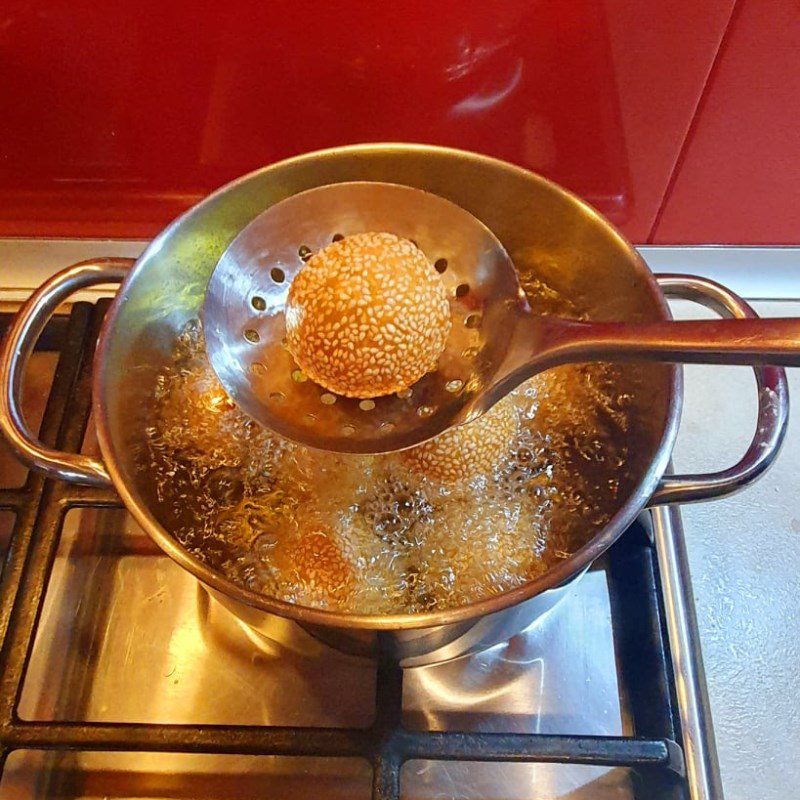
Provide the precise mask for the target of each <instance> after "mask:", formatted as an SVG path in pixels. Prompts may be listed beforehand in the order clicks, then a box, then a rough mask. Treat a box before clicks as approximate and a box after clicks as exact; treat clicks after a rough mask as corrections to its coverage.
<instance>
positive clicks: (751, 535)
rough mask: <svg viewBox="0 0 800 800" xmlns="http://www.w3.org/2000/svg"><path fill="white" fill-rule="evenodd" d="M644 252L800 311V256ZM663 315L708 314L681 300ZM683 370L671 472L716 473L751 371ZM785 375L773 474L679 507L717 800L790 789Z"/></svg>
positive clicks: (793, 519) (798, 515)
mask: <svg viewBox="0 0 800 800" xmlns="http://www.w3.org/2000/svg"><path fill="white" fill-rule="evenodd" d="M687 250H688V254H689V257H688V258H687V257H686V255H685V254H686V252H687ZM642 252H643V254H644V256H645V258H646V259H647V261H648V263H649V264H650V266H651V267H652V268H653V269H654V270H656V271H659V272H662V271H676V272H677V271H686V272H692V271H696V272H701V273H703V274H704V275H706V276H707V277H712V278H714V279H716V280H720V281H724V282H726V283H727V284H728V285H729V286H730V287H731V288H732V289H734V290H736V291H738V292H740V293H741V294H743V295H744V296H746V297H748V298H749V299H752V298H759V297H760V298H771V297H775V298H781V300H780V301H772V300H758V301H752V300H751V301H752V304H753V306H754V308H755V309H756V311H758V313H759V314H761V315H763V316H776V317H777V316H800V250H797V249H794V248H776V249H773V250H767V249H761V248H698V249H695V248H663V249H662V248H642ZM773 267H774V268H773ZM793 298H794V299H793ZM673 311H674V313H675V316H676V317H678V318H688V317H690V316H694V317H703V316H712V315H711V314H709V313H708V312H705V311H704V310H703V309H701V308H700V307H699V306H696V305H693V304H690V303H684V302H681V303H676V304H675V305H674V306H673ZM684 375H685V400H684V411H683V419H682V423H681V429H680V434H679V436H678V441H677V444H676V447H675V450H674V457H673V460H674V464H675V469H676V470H677V471H681V472H702V471H714V470H718V469H724V468H726V467H728V466H730V465H731V464H733V463H734V462H735V461H737V460H738V459H739V458H740V457H741V455H742V454H743V453H744V451H745V448H746V447H747V445H748V443H749V441H750V438H751V436H752V434H753V430H754V427H755V414H756V392H755V382H754V379H753V374H752V371H751V370H750V369H749V368H746V367H726V366H718V367H704V366H695V365H690V366H687V367H685V369H684ZM788 375H789V396H790V401H791V411H790V418H789V428H788V433H787V436H786V441H785V443H784V446H783V449H782V451H781V453H780V454H779V456H778V458H777V460H776V462H775V464H774V465H773V467H772V468H771V469H770V470H769V471H768V472H767V474H766V475H765V476H764V477H763V478H762V479H761V480H760V481H758V482H757V483H756V484H754V485H752V486H750V487H748V488H746V489H744V490H743V491H741V492H740V493H738V494H736V495H734V496H732V497H728V498H724V499H721V500H717V501H713V502H709V503H697V504H694V505H688V506H683V507H682V508H681V516H682V519H683V526H684V530H685V535H686V544H687V549H688V553H689V562H690V569H691V575H692V585H693V588H694V595H695V604H696V608H697V618H698V624H699V628H700V638H701V643H702V648H703V659H704V662H705V670H706V680H707V684H708V692H709V696H710V700H711V708H712V713H713V718H714V729H715V733H716V740H717V750H718V753H719V760H720V768H721V773H722V781H723V785H724V791H725V798H726V800H753V798H759V800H786V798H788V797H789V796H790V787H797V786H798V785H800V736H798V730H797V725H798V719H799V718H800V694H799V693H798V683H800V614H798V611H797V604H798V598H800V504H799V503H798V502H797V496H798V495H797V493H798V481H799V479H800V370H788ZM794 791H796V789H795V790H794Z"/></svg>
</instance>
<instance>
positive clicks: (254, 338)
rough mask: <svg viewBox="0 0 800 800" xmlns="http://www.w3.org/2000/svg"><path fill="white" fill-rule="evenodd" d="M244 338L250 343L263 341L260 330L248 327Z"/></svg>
mask: <svg viewBox="0 0 800 800" xmlns="http://www.w3.org/2000/svg"><path fill="white" fill-rule="evenodd" d="M244 338H245V339H247V341H248V342H250V344H258V343H259V342H260V341H261V337H260V336H259V335H258V331H254V330H253V329H252V328H248V329H247V330H246V331H245V332H244Z"/></svg>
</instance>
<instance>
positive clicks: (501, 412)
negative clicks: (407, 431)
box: [402, 397, 519, 485]
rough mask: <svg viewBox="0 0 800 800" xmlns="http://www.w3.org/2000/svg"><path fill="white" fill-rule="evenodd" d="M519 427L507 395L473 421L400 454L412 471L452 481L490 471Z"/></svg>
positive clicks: (506, 451) (514, 409)
mask: <svg viewBox="0 0 800 800" xmlns="http://www.w3.org/2000/svg"><path fill="white" fill-rule="evenodd" d="M518 427H519V417H518V415H517V410H516V408H515V406H514V403H513V402H512V400H511V399H510V398H508V397H507V398H505V399H503V400H501V401H500V402H499V403H498V404H497V405H496V406H494V408H492V409H491V410H489V411H487V412H486V413H485V414H484V415H483V416H482V417H479V418H478V419H476V420H475V421H473V422H468V423H466V424H465V425H459V426H458V427H456V428H451V429H450V430H447V431H445V432H444V433H442V434H440V435H439V436H437V437H436V438H435V439H431V440H430V441H427V442H423V444H420V445H417V446H416V447H412V448H411V449H410V450H406V451H404V452H403V454H402V458H403V460H404V461H405V463H406V464H407V465H408V466H409V467H410V468H411V469H412V470H414V472H417V473H419V474H421V475H425V476H426V477H427V478H430V479H431V480H434V481H437V482H438V483H444V484H448V485H453V484H456V483H459V482H461V481H465V480H469V479H470V478H474V477H475V476H476V475H480V474H482V473H487V472H491V470H492V469H493V468H494V467H495V466H497V464H498V462H499V461H500V460H501V459H502V458H503V457H504V456H505V455H506V454H507V453H508V452H509V450H510V449H511V446H512V444H513V442H514V439H515V438H516V435H517V431H518Z"/></svg>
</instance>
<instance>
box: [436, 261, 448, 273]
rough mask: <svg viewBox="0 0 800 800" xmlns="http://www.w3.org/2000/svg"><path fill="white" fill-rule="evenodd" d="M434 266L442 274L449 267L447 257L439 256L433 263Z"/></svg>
mask: <svg viewBox="0 0 800 800" xmlns="http://www.w3.org/2000/svg"><path fill="white" fill-rule="evenodd" d="M433 268H434V269H435V270H436V271H437V272H438V273H439V274H440V275H441V274H442V273H443V272H444V271H445V270H446V269H447V259H446V258H437V259H436V261H435V262H434V263H433Z"/></svg>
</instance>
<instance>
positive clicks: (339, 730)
mask: <svg viewBox="0 0 800 800" xmlns="http://www.w3.org/2000/svg"><path fill="white" fill-rule="evenodd" d="M101 316H102V308H98V307H93V306H90V305H88V304H78V305H76V306H75V307H74V309H73V312H72V316H71V318H70V319H69V320H65V319H60V320H57V321H56V322H55V323H54V324H53V325H51V326H50V329H49V331H48V333H47V334H46V335H45V336H44V337H43V341H42V343H41V345H42V346H41V348H40V351H39V352H38V353H37V354H36V355H35V360H34V361H33V362H32V368H31V370H30V374H29V377H28V387H27V389H28V391H27V395H28V400H29V403H30V407H29V412H30V415H31V417H32V418H33V419H36V418H37V417H39V418H41V416H42V405H43V403H42V402H41V400H42V399H43V398H44V397H45V396H46V392H45V391H44V390H45V389H46V387H47V386H48V384H49V380H50V376H51V375H52V374H53V371H54V369H55V364H56V360H57V355H56V353H55V352H53V351H54V350H63V354H62V356H61V361H60V362H59V365H58V368H57V370H56V378H55V382H54V385H53V389H52V391H51V392H50V395H49V407H48V409H47V411H46V413H44V414H43V416H44V420H45V422H44V424H43V428H42V435H43V438H45V439H50V440H52V441H58V442H59V445H60V446H63V447H69V446H70V445H72V446H73V447H74V446H76V445H78V444H79V442H81V441H83V449H84V450H85V451H92V450H93V448H94V447H95V445H94V442H93V440H92V436H91V433H90V434H89V435H87V436H86V437H85V438H84V437H83V429H84V428H85V427H86V425H87V417H88V412H89V403H88V378H89V375H90V370H91V362H90V358H88V357H86V355H85V354H86V353H87V347H89V346H90V345H91V343H92V342H93V341H94V340H95V338H96V331H97V327H98V324H99V320H100V318H101ZM37 400H38V402H37ZM37 406H38V408H37ZM88 430H89V431H90V432H91V430H92V425H91V423H89V424H88ZM23 484H24V485H23ZM0 487H2V488H0V508H2V507H6V508H7V509H13V513H8V512H0V514H2V516H0V525H2V524H5V528H2V527H0V533H2V531H3V530H5V533H6V535H5V547H6V548H7V549H8V553H9V554H8V558H7V559H6V567H5V570H4V573H3V579H2V584H1V585H0V592H2V599H3V601H4V603H3V606H2V616H0V636H2V635H3V634H5V644H4V649H3V650H2V651H1V652H0V667H1V668H2V669H3V679H2V683H1V684H0V715H1V716H2V720H0V744H2V746H3V750H2V755H3V756H4V757H5V768H4V771H3V777H2V782H0V796H2V797H3V798H6V797H8V798H13V800H22V798H26V799H27V798H34V797H36V798H38V797H47V798H102V797H139V798H141V797H148V798H179V797H204V798H206V797H207V798H226V799H227V798H239V797H248V798H249V797H253V796H256V795H261V796H275V795H277V796H284V795H285V796H294V797H305V796H312V795H316V796H325V797H358V796H363V797H369V796H370V795H371V793H372V796H375V797H391V796H393V791H394V789H393V788H392V787H393V786H394V788H396V786H395V783H396V781H395V780H394V777H393V776H392V775H389V777H388V778H386V779H385V780H383V779H380V775H379V773H380V774H382V772H383V771H386V770H387V769H389V771H390V772H391V769H396V770H397V771H399V792H400V796H402V797H403V798H409V800H410V798H440V797H464V798H567V797H569V798H571V800H578V798H592V799H593V800H595V799H596V800H605V798H609V800H610V799H611V798H613V799H614V800H623V798H632V797H643V798H644V797H646V798H673V797H675V798H678V797H683V796H686V794H685V792H686V787H685V784H684V781H683V778H682V777H681V773H682V768H683V763H682V757H681V750H680V747H679V746H678V745H676V744H675V742H680V741H681V731H680V725H679V722H678V715H677V709H676V698H675V687H674V681H673V676H672V671H671V666H670V657H669V647H668V644H667V637H666V633H665V625H664V618H663V609H662V608H661V596H660V592H659V586H658V567H657V559H656V556H655V551H654V548H653V544H652V541H651V537H650V535H649V530H648V529H649V518H648V517H647V515H645V516H643V517H642V519H641V520H640V522H639V523H637V524H636V525H634V526H633V527H632V529H631V530H630V531H628V532H627V533H626V534H625V535H624V536H623V537H622V539H621V540H620V542H619V543H618V544H617V545H616V546H615V547H614V548H613V549H612V550H611V551H610V553H609V554H608V555H607V556H606V557H604V558H603V559H602V560H601V561H599V562H598V563H597V564H596V565H595V566H594V567H593V568H592V569H591V570H590V571H589V572H588V573H587V574H586V575H585V576H584V578H583V579H582V580H580V581H578V582H576V583H574V584H573V586H572V588H571V591H570V592H569V594H568V595H567V596H566V598H565V599H564V600H563V601H562V602H561V603H560V604H559V605H558V606H556V607H555V608H554V609H553V610H552V611H551V612H550V613H549V614H547V615H546V616H545V617H544V618H542V619H541V620H539V621H538V622H537V623H536V624H534V625H533V626H532V627H531V628H529V629H528V630H527V631H525V632H524V633H523V634H521V635H519V636H517V637H515V638H514V639H512V640H511V641H509V642H507V643H505V644H502V645H498V646H496V647H494V648H492V649H491V650H489V651H486V652H484V653H480V654H478V655H473V656H470V657H467V658H463V659H460V660H457V661H454V662H450V663H447V664H443V665H437V666H432V667H422V668H415V669H410V670H406V671H405V672H404V673H401V672H400V671H399V670H396V669H392V668H386V669H380V670H378V669H376V667H375V666H374V665H372V664H370V663H369V662H365V661H360V660H358V659H354V658H351V657H347V656H344V655H341V654H338V653H336V652H334V651H331V650H330V649H328V648H327V647H326V646H324V645H322V644H320V643H319V642H317V641H316V640H315V639H313V638H311V637H310V636H309V635H308V634H306V633H304V632H303V631H301V630H300V629H298V628H296V627H295V626H293V625H291V624H287V625H286V626H285V628H284V629H283V630H280V631H276V636H277V638H278V639H279V640H280V641H272V640H267V639H265V638H263V637H260V636H259V635H257V634H254V633H252V632H251V631H249V630H248V629H246V628H245V627H243V626H242V624H241V623H239V622H238V621H237V620H236V619H234V618H233V617H232V616H231V615H230V614H229V613H228V612H227V611H225V610H224V609H222V608H221V607H220V606H218V605H217V604H216V603H215V602H213V601H212V600H210V599H209V598H208V596H207V595H206V593H205V592H204V591H203V590H202V589H201V588H200V586H199V584H198V583H197V582H196V581H195V580H194V578H193V577H191V576H190V575H188V574H187V573H186V572H184V571H182V570H181V569H180V568H179V567H178V566H177V565H175V564H174V563H173V562H171V561H170V560H169V559H168V558H167V557H165V556H163V555H162V554H161V552H160V551H159V550H158V549H157V548H156V547H155V546H154V545H153V544H152V543H151V542H150V540H149V538H148V537H147V536H146V535H145V534H144V533H143V532H142V531H141V530H140V529H139V528H138V527H137V526H136V525H135V523H133V521H132V519H131V518H130V517H129V516H128V515H127V513H126V512H125V511H124V510H123V509H122V508H120V507H119V501H118V499H117V498H116V497H115V495H114V494H113V492H107V491H105V490H93V489H86V488H80V487H78V488H75V487H66V486H65V485H63V484H51V483H48V482H44V481H42V480H41V479H40V478H38V477H36V476H29V477H27V478H26V474H25V471H24V470H20V469H19V468H16V467H12V466H11V461H10V460H9V459H7V458H6V457H5V455H4V456H3V457H2V458H0ZM8 487H10V488H8ZM18 487H22V488H18ZM12 522H16V528H15V530H14V533H13V536H10V535H9V534H10V528H11V523H12ZM9 541H10V546H9ZM40 599H41V611H40V613H39V600H40ZM12 603H13V611H12ZM29 645H30V646H29ZM317 729H335V730H336V733H334V734H333V736H332V737H330V738H325V737H326V736H327V733H325V732H324V731H323V733H322V734H319V731H318V730H317ZM314 731H317V732H316V733H315V732H314ZM353 731H355V732H356V733H352V732H353ZM359 731H362V732H365V735H364V736H361V735H360V734H359V733H358V732H359ZM408 731H411V732H412V733H411V734H410V735H408V734H407V732H408ZM431 731H433V732H436V731H447V732H459V733H456V734H453V735H452V736H450V738H446V739H443V740H439V739H435V737H432V736H431V735H429V734H427V733H425V732H431ZM318 734H319V735H318ZM473 734H476V735H475V736H473ZM482 734H487V736H483V737H482V736H481V735H482ZM507 734H508V735H510V736H506V735H507ZM516 734H532V736H530V737H517V738H514V735H516ZM448 736H449V734H448ZM336 737H338V738H336ZM459 737H460V738H459ZM598 737H600V738H598ZM606 737H610V738H606ZM315 743H317V744H315ZM382 743H384V744H386V747H387V748H388V749H386V752H384V751H383V750H382V749H381V748H382V747H383V744H382ZM387 743H388V744H387ZM398 743H399V744H398ZM315 747H319V748H320V749H319V752H325V753H327V756H326V757H324V758H322V757H316V756H315V753H316V752H317V751H316V750H315V749H314V748H315ZM392 748H395V749H392ZM397 748H399V750H397V752H400V751H402V758H401V757H399V756H398V755H397V752H396V749H397ZM426 748H427V749H426ZM112 751H113V752H112ZM155 751H167V752H155ZM331 754H336V755H338V756H340V757H336V758H334V757H332V756H331ZM345 756H347V757H345ZM351 756H353V757H351ZM356 756H357V757H356ZM424 756H429V757H428V758H425V757H424ZM370 760H372V762H373V765H374V766H375V774H376V775H379V777H374V776H373V769H372V766H371V765H370V763H369V761H370ZM526 760H527V761H528V763H522V762H525V761H526ZM565 760H570V761H572V762H573V763H553V762H563V761H565ZM390 761H391V762H392V763H391V764H390V763H389V762H390ZM403 761H404V762H405V763H404V764H402V767H401V763H402V762H403ZM480 761H484V762H485V761H491V762H493V763H478V762H480ZM511 762H518V763H511ZM575 762H577V763H575ZM387 765H388V766H387ZM387 774H388V773H387ZM385 777H386V776H384V778H385ZM395 777H396V776H395Z"/></svg>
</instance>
